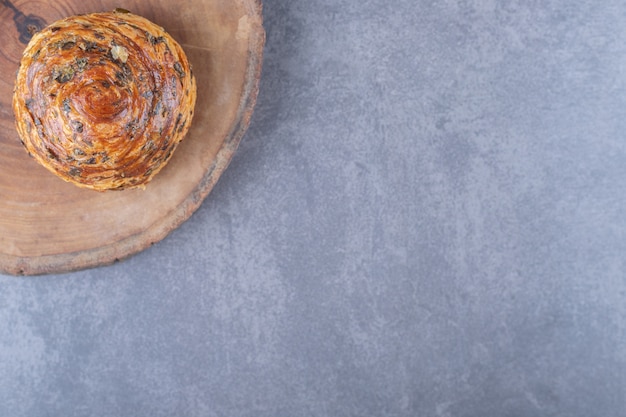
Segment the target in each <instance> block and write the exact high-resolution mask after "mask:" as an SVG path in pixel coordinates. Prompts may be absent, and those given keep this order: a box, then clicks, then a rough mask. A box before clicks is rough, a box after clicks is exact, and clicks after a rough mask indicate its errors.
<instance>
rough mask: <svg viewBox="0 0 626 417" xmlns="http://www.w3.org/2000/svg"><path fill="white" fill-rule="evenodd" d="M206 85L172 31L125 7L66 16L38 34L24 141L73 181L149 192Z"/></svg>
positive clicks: (22, 87) (19, 110)
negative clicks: (148, 186) (197, 78)
mask: <svg viewBox="0 0 626 417" xmlns="http://www.w3.org/2000/svg"><path fill="white" fill-rule="evenodd" d="M195 102H196V82H195V79H194V76H193V74H192V71H191V68H190V65H189V62H188V60H187V57H186V56H185V53H184V52H183V50H182V48H181V47H180V45H179V44H178V43H177V42H176V41H175V40H174V39H172V37H171V36H169V35H168V34H167V33H166V32H165V31H164V30H163V28H161V27H159V26H157V25H155V24H154V23H152V22H150V21H148V20H147V19H145V18H143V17H140V16H137V15H134V14H131V13H128V12H127V11H125V10H121V9H118V10H116V11H115V12H110V13H94V14H88V15H81V16H73V17H68V18H66V19H62V20H59V21H57V22H55V23H53V24H51V25H50V26H48V27H47V28H45V29H43V30H42V31H41V32H39V33H37V34H35V36H33V38H32V39H31V41H30V43H29V44H28V46H27V47H26V50H25V51H24V55H23V57H22V60H21V63H20V68H19V70H18V73H17V80H16V84H15V92H14V95H13V110H14V113H15V117H16V126H17V131H18V133H19V136H20V138H21V140H22V143H23V144H24V146H25V147H26V149H27V150H28V152H29V153H30V154H31V155H32V156H33V157H34V158H35V159H36V160H37V161H38V162H39V163H41V164H42V165H43V166H44V167H46V168H47V169H49V170H50V171H52V172H53V173H54V174H56V175H58V176H59V177H61V178H62V179H64V180H65V181H69V182H72V183H74V184H76V185H78V186H81V187H86V188H91V189H95V190H111V189H125V188H132V187H143V186H145V184H146V183H148V181H150V180H151V179H152V178H153V177H154V175H155V174H156V173H157V172H159V171H160V170H161V169H162V168H163V167H164V166H165V164H166V163H167V161H168V160H169V158H170V157H171V156H172V153H173V152H174V150H175V149H176V146H177V145H178V143H179V142H180V141H181V140H182V139H183V137H184V136H185V134H186V133H187V130H188V129H189V125H190V123H191V119H192V116H193V108H194V105H195Z"/></svg>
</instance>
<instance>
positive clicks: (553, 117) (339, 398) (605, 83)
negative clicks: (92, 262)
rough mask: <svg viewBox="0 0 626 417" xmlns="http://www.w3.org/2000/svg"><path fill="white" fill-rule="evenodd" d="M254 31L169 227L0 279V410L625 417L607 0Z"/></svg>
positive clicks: (616, 29)
mask: <svg viewBox="0 0 626 417" xmlns="http://www.w3.org/2000/svg"><path fill="white" fill-rule="evenodd" d="M264 14H265V19H266V24H265V25H266V29H267V35H268V40H267V48H266V56H265V66H264V73H263V80H262V83H261V88H262V90H261V94H260V97H259V102H258V106H257V109H256V113H255V115H254V118H253V121H252V125H251V127H250V130H249V131H248V133H247V135H246V137H245V139H244V141H243V143H242V145H241V147H240V150H239V152H238V153H237V155H236V157H235V158H234V160H233V162H232V164H231V166H230V168H229V169H228V170H227V171H226V173H225V174H224V175H223V177H222V179H221V180H220V182H219V183H218V185H217V186H216V188H215V190H214V192H213V193H212V194H211V195H210V196H209V198H208V199H207V200H206V201H205V202H204V204H203V205H202V207H201V208H200V209H199V210H198V211H197V212H196V213H195V214H194V216H193V217H192V218H191V219H190V220H189V221H188V222H186V223H185V224H184V225H183V226H182V227H180V228H179V229H178V230H176V231H175V232H173V233H172V234H171V235H170V236H169V237H167V238H166V239H165V240H164V241H163V242H161V243H159V244H158V245H155V246H154V247H152V248H150V249H148V250H147V251H145V252H143V253H141V254H139V255H137V256H134V257H132V258H131V259H129V260H127V261H124V262H122V263H119V264H116V265H114V266H111V267H106V268H100V269H93V270H88V271H83V272H80V273H74V274H68V275H61V276H55V277H37V278H26V279H22V278H19V279H18V278H12V277H1V278H0V323H1V325H0V415H1V416H10V417H21V416H35V417H39V416H64V417H71V416H138V417H143V416H146V417H148V416H149V417H158V416H203V417H204V416H229V417H230V416H233V417H236V416H251V417H252V416H254V417H259V416H268V417H270V416H271V417H274V416H279V417H282V416H284V417H290V416H438V417H484V416H512V417H513V416H516V417H525V416H568V417H569V416H580V417H592V416H601V417H613V416H626V210H625V209H626V185H625V184H626V183H625V178H626V142H625V139H624V136H625V133H626V3H624V2H623V1H622V0H604V1H592V0H577V1H571V0H541V1H535V0H532V1H528V0H524V1H522V0H519V1H518V0H502V1H496V0H437V1H426V0H395V1H387V0H360V1H357V0H343V1H341V0H317V1H315V0H314V1H311V0H292V1H287V0H282V1H281V0H266V1H265V9H264Z"/></svg>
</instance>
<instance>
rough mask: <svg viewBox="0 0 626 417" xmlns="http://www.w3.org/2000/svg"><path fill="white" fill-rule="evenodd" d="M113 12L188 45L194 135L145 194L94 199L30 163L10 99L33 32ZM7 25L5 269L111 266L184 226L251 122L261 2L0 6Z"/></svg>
mask: <svg viewBox="0 0 626 417" xmlns="http://www.w3.org/2000/svg"><path fill="white" fill-rule="evenodd" d="M116 7H124V8H125V9H128V10H130V11H132V12H133V13H136V14H139V15H142V16H144V17H146V18H148V19H150V20H152V21H153V22H155V23H157V24H158V25H160V26H163V27H164V28H165V30H166V31H168V32H169V33H170V34H171V35H172V36H173V37H174V38H175V39H176V40H177V41H178V42H179V43H180V44H181V45H182V46H183V48H184V49H185V52H186V53H187V56H188V58H189V61H190V62H191V64H192V66H193V69H194V74H195V75H196V77H197V83H198V101H197V104H196V111H195V115H194V120H193V123H192V126H191V129H190V131H189V134H188V135H187V137H186V138H185V140H184V141H183V142H182V143H181V144H180V146H179V147H178V149H177V151H176V152H175V154H174V156H173V157H172V159H171V161H170V162H169V164H168V165H167V166H166V167H165V168H164V169H163V170H162V171H161V172H160V173H159V174H158V175H157V176H156V177H155V178H154V180H153V181H152V182H151V183H150V184H148V186H147V188H146V189H145V190H127V191H109V192H97V191H91V190H86V189H81V188H78V187H76V186H74V185H71V184H69V183H66V182H64V181H62V180H60V179H58V178H57V177H55V176H54V175H52V174H51V173H50V172H48V171H47V170H46V169H45V168H43V167H41V166H39V165H38V164H37V163H36V162H35V161H34V160H33V159H32V158H29V156H28V155H27V153H26V152H25V150H24V149H23V147H22V146H21V144H20V142H19V139H18V137H17V133H16V131H15V127H14V120H13V111H12V107H11V99H12V92H13V84H14V79H15V71H16V70H17V64H18V62H19V60H20V58H21V54H22V51H23V50H24V48H25V43H24V42H27V38H28V29H29V25H30V28H31V30H32V27H33V26H37V24H41V23H43V22H45V24H50V23H52V22H53V21H55V20H58V19H60V18H63V17H66V16H70V15H75V14H81V13H91V12H98V11H112V10H114V9H115V8H116ZM0 20H1V21H2V27H3V30H2V32H1V33H0V45H1V47H0V74H1V77H0V272H3V273H9V274H14V275H32V274H46V273H57V272H64V271H71V270H76V269H82V268H88V267H93V266H98V265H104V264H109V263H112V262H115V261H116V260H119V259H122V258H124V257H127V256H129V255H132V254H134V253H137V252H139V251H141V250H142V249H145V248H146V247H148V246H150V245H151V244H153V243H155V242H157V241H159V240H161V239H163V238H164V237H165V236H166V235H167V234H168V233H169V232H170V231H172V230H173V229H175V228H176V227H177V226H179V225H180V224H181V223H182V222H183V221H185V220H186V219H187V218H189V216H190V215H191V214H192V213H193V212H194V211H195V210H196V209H197V208H198V206H199V205H200V204H201V202H202V200H203V199H204V198H205V197H206V195H207V194H208V193H209V191H210V190H211V188H212V187H213V185H214V184H215V182H216V181H217V179H218V178H219V176H220V174H221V173H222V172H223V171H224V169H225V168H226V167H227V165H228V163H229V162H230V159H231V157H232V155H233V153H234V152H235V150H236V148H237V146H238V144H239V141H240V140H241V137H242V135H243V134H244V131H245V130H246V128H247V126H248V123H249V121H250V117H251V115H252V110H253V107H254V103H255V101H256V95H257V91H258V82H259V78H260V72H261V64H262V53H263V45H264V42H265V32H264V30H263V27H262V16H261V2H260V0H189V1H184V2H171V1H170V0H143V1H142V0H125V1H124V2H120V1H119V0H117V1H110V0H102V1H97V0H80V1H79V0H56V1H37V0H22V1H20V0H12V1H10V2H9V1H7V0H0ZM20 30H21V32H20Z"/></svg>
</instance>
